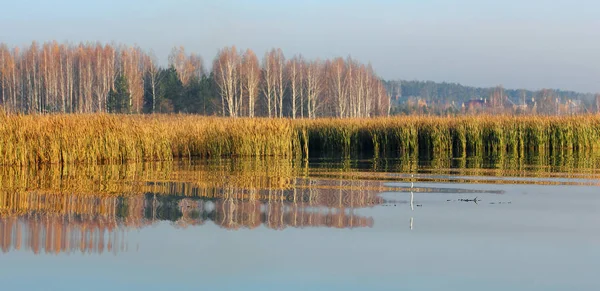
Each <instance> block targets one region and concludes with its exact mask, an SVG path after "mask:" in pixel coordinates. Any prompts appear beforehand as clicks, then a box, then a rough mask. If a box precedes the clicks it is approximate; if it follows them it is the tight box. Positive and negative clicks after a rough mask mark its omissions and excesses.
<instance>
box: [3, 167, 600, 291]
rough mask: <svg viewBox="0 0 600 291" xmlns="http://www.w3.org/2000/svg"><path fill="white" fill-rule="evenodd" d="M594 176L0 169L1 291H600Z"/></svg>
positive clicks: (599, 216)
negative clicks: (206, 290)
mask: <svg viewBox="0 0 600 291" xmlns="http://www.w3.org/2000/svg"><path fill="white" fill-rule="evenodd" d="M599 165H600V163H599V162H598V160H596V159H592V158H587V157H575V158H558V159H556V158H555V159H548V160H544V161H539V160H520V159H508V158H496V159H487V160H484V159H475V158H474V159H459V160H426V161H415V160H401V159H390V160H385V159H383V160H372V159H366V160H330V159H311V160H309V161H296V160H274V159H271V160H254V159H250V160H246V159H229V160H226V159H225V160H212V161H205V160H204V161H178V162H161V163H158V162H157V163H144V164H128V165H103V166H87V167H86V166H69V167H62V168H60V167H56V166H47V167H40V168H36V169H31V168H10V167H4V168H0V185H1V186H0V248H1V253H0V280H1V282H2V290H61V291H64V290H145V291H148V290H201V289H209V290H210V289H212V290H600V280H598V278H597V273H596V272H597V267H598V266H599V263H598V261H599V259H600V248H599V246H600V213H599V212H598V210H599V209H600V195H599V189H600V187H599V185H600V171H599V170H598V168H599Z"/></svg>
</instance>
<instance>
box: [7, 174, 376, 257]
mask: <svg viewBox="0 0 600 291" xmlns="http://www.w3.org/2000/svg"><path fill="white" fill-rule="evenodd" d="M99 169H102V167H100V168H99ZM103 170H105V169H103ZM110 171H113V170H110ZM114 171H116V172H118V171H124V172H125V174H119V173H115V174H111V177H113V178H111V179H106V175H102V174H100V173H99V174H98V176H93V175H89V174H85V175H82V176H81V178H79V179H78V178H77V176H70V177H69V178H67V179H62V178H54V179H52V178H48V177H52V176H51V175H52V172H49V171H47V170H42V171H38V172H35V173H34V174H35V175H32V176H31V179H24V178H23V177H24V175H23V174H21V173H18V171H16V170H14V169H11V170H10V171H9V175H13V176H16V177H18V178H16V179H15V178H13V179H6V177H7V175H5V176H4V177H3V178H4V179H3V180H4V181H6V182H7V183H6V184H4V185H6V187H3V189H1V190H0V235H1V238H0V243H1V249H2V251H3V252H9V251H11V250H29V251H32V252H33V253H35V254H39V253H46V254H57V253H73V252H82V253H104V252H109V253H117V252H119V251H125V250H127V249H128V244H127V242H126V239H127V233H128V232H129V231H130V230H133V229H140V228H143V227H146V226H149V225H153V224H156V223H159V222H161V221H169V222H171V223H172V224H173V225H174V226H176V227H179V228H187V227H190V226H199V225H203V224H205V223H206V222H209V221H210V222H212V223H214V224H215V225H217V226H219V227H222V228H224V229H230V230H238V229H243V228H245V229H255V228H257V227H260V226H263V227H266V228H269V229H276V230H282V229H285V228H287V227H292V228H305V227H330V228H357V227H371V226H372V225H373V219H372V218H371V217H364V216H360V215H358V214H356V213H355V211H354V209H356V208H362V207H372V206H374V205H378V204H381V203H383V199H382V198H380V197H379V196H378V193H380V192H381V189H384V188H383V186H382V185H381V184H380V183H377V182H369V181H341V180H340V181H336V180H327V179H320V180H314V179H310V178H301V177H294V175H291V174H288V173H287V172H286V174H285V175H284V174H281V172H277V171H271V172H269V173H268V174H267V173H266V172H262V174H261V173H257V172H256V171H254V172H252V171H250V172H245V171H242V172H239V171H236V170H232V169H231V168H228V167H222V166H215V167H213V166H205V165H204V166H193V167H188V168H185V167H182V168H181V169H177V170H174V169H172V168H171V169H169V170H168V171H166V172H165V171H156V172H155V171H152V170H145V171H144V175H141V174H140V175H136V174H131V173H130V172H129V171H131V169H127V167H125V168H121V169H117V170H114ZM84 173H85V172H84ZM134 173H135V171H134ZM5 174H6V173H5ZM39 175H49V176H47V177H40V176H39ZM69 175H75V174H69ZM19 178H22V179H23V180H19ZM75 181H80V183H78V184H79V185H77V186H76V185H72V183H73V182H75ZM97 183H98V184H101V185H102V186H100V187H98V186H97Z"/></svg>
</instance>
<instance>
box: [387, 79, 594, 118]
mask: <svg viewBox="0 0 600 291" xmlns="http://www.w3.org/2000/svg"><path fill="white" fill-rule="evenodd" d="M385 86H386V90H387V92H389V94H390V95H391V99H392V114H411V113H415V112H420V113H430V114H447V113H457V112H486V111H494V112H503V113H523V114H525V113H537V114H565V113H595V112H599V111H600V95H598V94H591V93H579V92H573V91H564V90H555V89H543V90H538V91H531V90H525V89H504V88H503V87H502V86H497V87H490V88H480V87H470V86H463V85H461V84H457V83H445V82H443V83H436V82H432V81H404V80H399V81H385Z"/></svg>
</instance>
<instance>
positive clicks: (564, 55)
mask: <svg viewBox="0 0 600 291" xmlns="http://www.w3.org/2000/svg"><path fill="white" fill-rule="evenodd" d="M0 7H2V12H0V41H2V42H6V43H8V44H10V45H23V44H28V43H30V42H31V41H32V40H37V41H45V40H52V39H56V40H59V41H65V40H69V41H72V42H78V41H102V42H110V41H116V42H120V43H127V44H138V45H140V46H141V47H142V48H144V49H146V50H150V49H152V50H153V51H154V52H155V53H156V55H157V56H158V57H159V58H160V59H161V60H162V61H163V62H166V56H167V55H168V52H169V51H170V49H171V48H172V47H173V46H175V45H183V46H185V47H186V49H187V50H188V51H193V52H197V53H200V54H201V55H202V56H203V57H204V59H205V61H206V62H207V63H210V61H211V60H212V58H213V57H214V55H215V53H216V51H217V49H219V48H221V47H223V46H226V45H232V44H235V45H236V46H238V47H239V48H252V49H254V50H255V51H257V53H258V54H259V55H262V54H263V52H264V51H265V50H267V49H269V48H271V47H281V48H282V49H283V50H284V53H285V54H286V55H287V56H291V55H293V54H296V53H302V54H304V55H305V56H307V57H311V58H314V57H320V58H329V57H333V56H339V55H341V56H346V55H349V54H351V55H352V56H353V57H355V58H357V59H359V60H361V61H363V62H371V63H372V64H373V66H374V67H375V69H376V71H377V72H378V73H379V74H380V75H381V76H382V77H384V78H386V79H396V78H402V79H420V80H434V81H451V82H460V83H463V84H467V85H476V86H494V85H497V84H503V85H504V86H505V87H509V88H521V87H524V88H529V89H538V88H543V87H552V88H561V89H571V90H578V91H587V92H600V17H598V12H599V11H600V1H592V0H572V1H566V0H553V1H542V0H504V1H486V0H478V1H476V0H456V1H442V0H404V1H386V0H371V1H342V0H333V1H314V0H313V1H275V0H254V1H231V0H226V1H222V0H221V1H192V0H179V1H174V0H171V1H166V0H144V1H142V0H129V1H124V0H121V1H117V0H105V1H95V0H92V1H80V0H77V1H75V0H55V1H40V0H20V1H4V0H0Z"/></svg>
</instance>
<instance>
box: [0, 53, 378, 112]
mask: <svg viewBox="0 0 600 291" xmlns="http://www.w3.org/2000/svg"><path fill="white" fill-rule="evenodd" d="M0 107H2V108H3V109H4V110H5V111H8V112H23V113H50V112H60V113H90V112H109V113H173V112H183V113H197V114H204V115H222V116H232V117H240V116H248V117H254V116H266V117H291V118H297V117H300V118H304V117H307V118H315V117H371V116H382V115H388V114H389V111H390V98H389V95H388V94H387V92H386V90H385V87H384V84H383V82H382V81H381V80H380V78H379V77H378V76H377V75H376V74H375V72H374V71H373V69H372V68H371V66H370V65H364V64H361V63H359V62H357V61H356V60H354V59H352V58H350V57H348V58H345V59H344V58H335V59H332V60H306V59H304V58H303V57H302V56H301V55H296V56H293V57H291V58H290V59H286V58H285V56H284V54H283V52H282V50H281V49H273V50H271V51H269V52H267V53H265V54H264V56H263V58H262V60H260V61H259V58H258V57H257V55H256V54H255V53H254V52H253V51H252V50H250V49H248V50H245V51H239V50H238V49H237V48H236V47H226V48H223V49H221V50H220V51H219V52H218V54H217V57H216V58H215V60H214V61H213V64H212V68H211V69H210V70H207V69H206V68H205V66H204V62H203V59H202V58H201V57H200V56H198V55H196V54H187V53H186V52H185V49H184V48H183V47H178V48H174V49H173V50H172V52H171V54H170V56H169V63H168V67H166V68H165V67H161V66H159V64H158V61H157V60H156V58H155V57H154V56H153V55H152V54H150V53H147V52H145V51H143V50H142V49H140V48H139V47H135V46H134V47H131V46H124V45H112V44H100V43H80V44H77V45H73V44H68V43H57V42H47V43H44V44H41V45H40V44H38V43H36V42H33V43H32V44H31V45H30V46H29V47H25V48H18V47H15V48H9V47H8V46H7V45H6V44H0Z"/></svg>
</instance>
